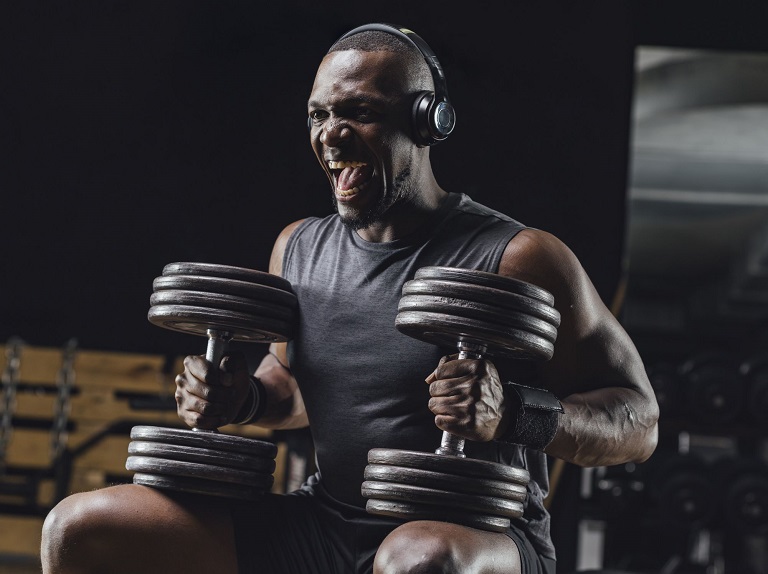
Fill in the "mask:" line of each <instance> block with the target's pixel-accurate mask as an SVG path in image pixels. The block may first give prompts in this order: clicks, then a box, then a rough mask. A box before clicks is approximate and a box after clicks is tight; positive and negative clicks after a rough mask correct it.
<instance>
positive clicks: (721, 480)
mask: <svg viewBox="0 0 768 574" xmlns="http://www.w3.org/2000/svg"><path fill="white" fill-rule="evenodd" d="M714 474H715V476H716V477H717V478H718V482H717V486H718V490H719V491H720V492H721V494H722V500H721V503H720V505H721V510H722V520H723V522H724V523H725V528H726V529H727V531H729V532H735V533H739V534H741V535H750V536H765V535H766V534H768V465H767V464H766V463H765V461H764V460H763V459H762V458H761V457H759V456H738V455H733V456H726V457H723V458H721V459H719V460H718V461H717V463H716V464H715V472H714Z"/></svg>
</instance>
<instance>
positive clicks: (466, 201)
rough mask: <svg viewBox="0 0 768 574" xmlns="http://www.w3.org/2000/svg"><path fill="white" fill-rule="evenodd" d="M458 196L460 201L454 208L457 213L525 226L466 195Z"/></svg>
mask: <svg viewBox="0 0 768 574" xmlns="http://www.w3.org/2000/svg"><path fill="white" fill-rule="evenodd" d="M457 195H458V196H459V197H458V201H456V205H455V206H454V210H456V211H459V212H461V213H465V214H468V215H474V216H479V217H490V218H494V219H498V220H499V221H503V222H506V223H516V224H518V225H521V226H522V225H523V224H522V223H520V222H519V221H517V220H516V219H514V218H512V217H510V216H509V215H507V214H506V213H502V212H501V211H498V210H496V209H493V208H492V207H488V206H487V205H485V204H482V203H480V202H478V201H475V200H474V199H472V198H471V197H469V196H468V195H467V194H465V193H460V194H457Z"/></svg>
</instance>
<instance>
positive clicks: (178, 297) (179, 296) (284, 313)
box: [149, 289, 296, 322]
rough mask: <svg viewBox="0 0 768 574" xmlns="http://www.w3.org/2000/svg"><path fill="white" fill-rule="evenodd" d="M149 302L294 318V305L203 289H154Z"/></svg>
mask: <svg viewBox="0 0 768 574" xmlns="http://www.w3.org/2000/svg"><path fill="white" fill-rule="evenodd" d="M149 304H150V305H151V306H155V305H185V306H192V307H207V308H209V309H224V310H225V311H236V312H242V313H248V314H250V315H258V316H260V317H271V318H274V319H280V320H281V321H287V322H293V321H294V320H295V318H296V311H295V307H289V306H287V305H283V304H281V303H271V302H267V301H259V300H257V299H249V298H247V297H238V296H236V295H222V294H219V293H205V292H203V291H181V290H178V289H169V290H167V291H156V292H155V293H152V295H151V296H150V297H149Z"/></svg>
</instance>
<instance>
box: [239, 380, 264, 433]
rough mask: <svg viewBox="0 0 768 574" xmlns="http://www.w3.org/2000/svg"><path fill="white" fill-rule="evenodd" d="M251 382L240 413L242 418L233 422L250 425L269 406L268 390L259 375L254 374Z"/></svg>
mask: <svg viewBox="0 0 768 574" xmlns="http://www.w3.org/2000/svg"><path fill="white" fill-rule="evenodd" d="M249 382H250V385H249V387H248V396H247V397H246V400H245V405H243V407H242V408H241V409H240V412H239V413H238V415H240V416H241V418H239V419H238V420H234V421H232V424H236V425H249V424H252V423H255V422H256V421H257V420H259V419H260V418H261V416H262V415H263V414H264V411H265V410H266V408H267V390H266V389H265V388H264V384H263V383H262V382H261V381H260V380H259V378H258V377H254V376H251V377H250V381H249ZM246 409H247V410H246Z"/></svg>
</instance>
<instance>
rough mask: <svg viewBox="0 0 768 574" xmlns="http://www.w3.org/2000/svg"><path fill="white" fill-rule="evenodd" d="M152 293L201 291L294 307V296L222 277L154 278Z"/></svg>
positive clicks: (172, 276) (264, 286) (186, 276)
mask: <svg viewBox="0 0 768 574" xmlns="http://www.w3.org/2000/svg"><path fill="white" fill-rule="evenodd" d="M152 289H153V290H154V291H167V290H169V289H173V290H179V291H202V292H203V293H216V294H221V295H237V296H239V297H248V298H249V299H256V300H257V301H262V302H265V303H280V304H282V305H286V306H288V307H292V308H294V307H296V306H297V302H296V295H295V294H293V293H289V292H288V291H283V290H282V289H276V288H274V287H270V286H269V285H260V284H258V283H249V282H247V281H240V280H239V279H226V278H222V277H204V276H200V275H171V276H169V277H164V276H160V277H155V279H154V281H152Z"/></svg>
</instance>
